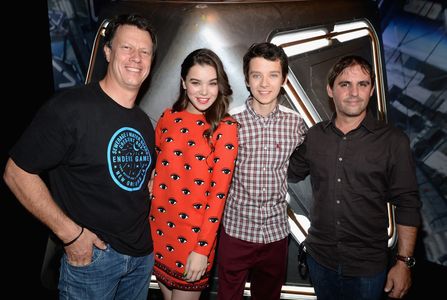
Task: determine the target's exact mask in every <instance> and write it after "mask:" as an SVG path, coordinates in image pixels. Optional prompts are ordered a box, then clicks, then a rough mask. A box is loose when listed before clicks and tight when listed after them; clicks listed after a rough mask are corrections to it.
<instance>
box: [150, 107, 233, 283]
mask: <svg viewBox="0 0 447 300" xmlns="http://www.w3.org/2000/svg"><path fill="white" fill-rule="evenodd" d="M208 128H209V124H208V123H207V122H206V120H205V117H204V115H202V114H192V113H190V112H187V111H186V110H184V111H181V112H173V111H172V110H171V109H167V110H165V111H164V113H163V114H162V116H161V117H160V120H159V121H158V123H157V127H156V129H155V137H156V146H157V151H158V156H157V163H156V167H155V168H156V176H155V179H154V185H153V191H152V193H153V195H154V197H153V200H152V204H151V213H150V216H149V219H150V221H151V231H152V238H153V240H154V253H155V266H154V274H155V276H156V277H157V280H159V281H160V282H162V283H163V284H164V285H166V286H167V287H170V288H175V289H180V290H187V291H200V290H203V289H205V288H206V287H207V286H208V279H209V276H210V270H211V268H212V265H213V261H214V254H215V247H216V235H217V231H218V228H219V225H220V222H221V218H222V213H223V209H224V206H225V201H226V198H227V193H228V189H229V186H230V183H231V179H232V177H233V169H234V163H235V160H236V156H237V150H238V144H237V123H236V122H235V121H234V120H233V119H232V118H231V117H228V118H226V119H224V120H223V121H222V122H221V123H220V125H219V126H218V128H217V129H216V131H215V132H214V134H213V136H212V138H211V141H212V145H213V146H214V151H212V150H211V147H210V145H209V143H208V141H207V140H206V139H205V138H204V136H203V133H204V131H205V130H206V129H208ZM191 251H195V252H197V253H200V254H203V255H206V256H208V268H207V272H206V273H205V275H204V276H202V278H201V279H200V280H198V281H196V282H192V283H190V282H186V281H185V280H183V278H182V276H183V273H184V271H185V266H186V260H187V258H188V255H189V253H191Z"/></svg>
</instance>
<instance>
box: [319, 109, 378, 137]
mask: <svg viewBox="0 0 447 300" xmlns="http://www.w3.org/2000/svg"><path fill="white" fill-rule="evenodd" d="M336 116H337V114H336V113H335V112H334V113H333V114H332V117H331V119H330V120H327V121H326V123H325V124H324V125H323V126H324V128H327V127H329V126H333V127H334V128H337V126H335V117H336ZM359 127H364V128H365V129H366V130H368V131H369V132H371V133H374V132H375V131H376V130H377V129H379V128H380V127H382V126H381V123H380V121H378V120H377V119H376V118H375V117H374V116H373V114H372V112H371V111H370V110H369V109H368V110H367V111H366V116H365V118H364V119H363V121H362V122H361V123H360V125H359Z"/></svg>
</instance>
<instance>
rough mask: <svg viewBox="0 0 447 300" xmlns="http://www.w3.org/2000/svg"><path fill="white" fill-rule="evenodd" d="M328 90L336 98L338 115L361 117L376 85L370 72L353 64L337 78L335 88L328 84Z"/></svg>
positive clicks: (330, 95)
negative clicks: (373, 83)
mask: <svg viewBox="0 0 447 300" xmlns="http://www.w3.org/2000/svg"><path fill="white" fill-rule="evenodd" d="M326 90H327V93H328V95H329V97H331V98H332V99H333V100H334V104H335V110H336V112H337V116H338V117H359V116H364V115H365V114H366V107H367V106H368V102H369V98H370V97H371V96H372V94H373V91H374V87H373V85H372V82H371V77H370V76H369V74H368V73H366V72H365V71H364V70H363V69H362V68H361V67H360V66H359V65H353V66H350V67H347V68H346V69H344V70H343V72H342V73H340V75H338V77H337V78H335V81H334V86H333V88H331V87H330V86H329V85H328V86H327V87H326Z"/></svg>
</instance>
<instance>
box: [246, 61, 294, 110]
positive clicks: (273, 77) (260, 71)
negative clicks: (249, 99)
mask: <svg viewBox="0 0 447 300" xmlns="http://www.w3.org/2000/svg"><path fill="white" fill-rule="evenodd" d="M286 80H287V78H283V74H282V70H281V63H280V61H279V59H277V60H275V61H270V60H267V59H265V58H262V57H255V58H253V59H252V60H251V61H250V64H249V68H248V82H247V86H248V87H249V88H250V91H251V94H252V95H253V97H254V99H255V101H254V102H253V105H256V106H266V107H271V108H272V109H273V108H274V107H275V106H276V102H277V99H278V95H279V92H280V90H281V86H282V85H283V84H285V83H286Z"/></svg>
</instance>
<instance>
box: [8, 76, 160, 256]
mask: <svg viewBox="0 0 447 300" xmlns="http://www.w3.org/2000/svg"><path fill="white" fill-rule="evenodd" d="M154 147H155V144H154V129H153V127H152V124H151V122H150V119H149V117H148V116H147V115H146V114H145V113H144V112H143V111H142V110H141V109H140V108H139V107H137V106H136V107H134V108H132V109H128V108H125V107H122V106H120V105H119V104H118V103H116V102H115V101H114V100H113V99H111V98H110V97H108V96H107V95H106V94H105V93H104V92H103V91H102V89H101V88H100V86H99V84H98V83H93V84H90V85H87V86H83V87H79V88H75V89H71V90H67V91H65V92H63V93H61V94H60V95H57V96H55V97H54V98H52V99H51V100H50V101H48V102H47V103H46V104H45V105H44V106H43V107H42V108H41V109H40V110H39V112H38V114H37V115H36V117H35V119H34V120H33V122H32V123H31V125H30V126H29V128H28V129H27V130H26V131H25V132H24V134H23V136H22V137H21V138H20V139H19V141H18V142H17V144H16V145H15V146H14V147H13V149H12V150H11V152H10V155H11V157H12V159H13V160H14V162H15V163H16V164H17V165H18V166H20V167H21V168H23V169H24V170H26V171H28V172H30V173H34V174H39V173H41V172H43V171H49V173H48V174H49V179H50V190H51V193H52V195H53V197H54V199H55V201H56V202H57V203H58V204H59V205H60V207H61V208H62V210H63V211H64V212H65V213H66V214H67V215H68V216H69V217H70V218H72V219H73V220H74V221H75V222H76V223H78V224H79V225H82V226H84V227H86V228H88V229H89V230H91V231H93V232H95V233H96V234H97V235H98V236H99V237H100V238H101V239H103V240H104V241H105V242H107V243H109V244H110V245H111V246H112V247H113V248H114V249H116V250H117V251H119V252H121V253H123V254H127V255H132V256H142V255H147V254H149V253H151V252H152V250H153V245H152V239H151V236H150V227H149V226H150V225H149V222H148V214H149V206H150V199H149V192H148V188H147V182H148V180H149V178H150V175H151V171H152V169H153V166H154V165H155V152H154Z"/></svg>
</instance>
